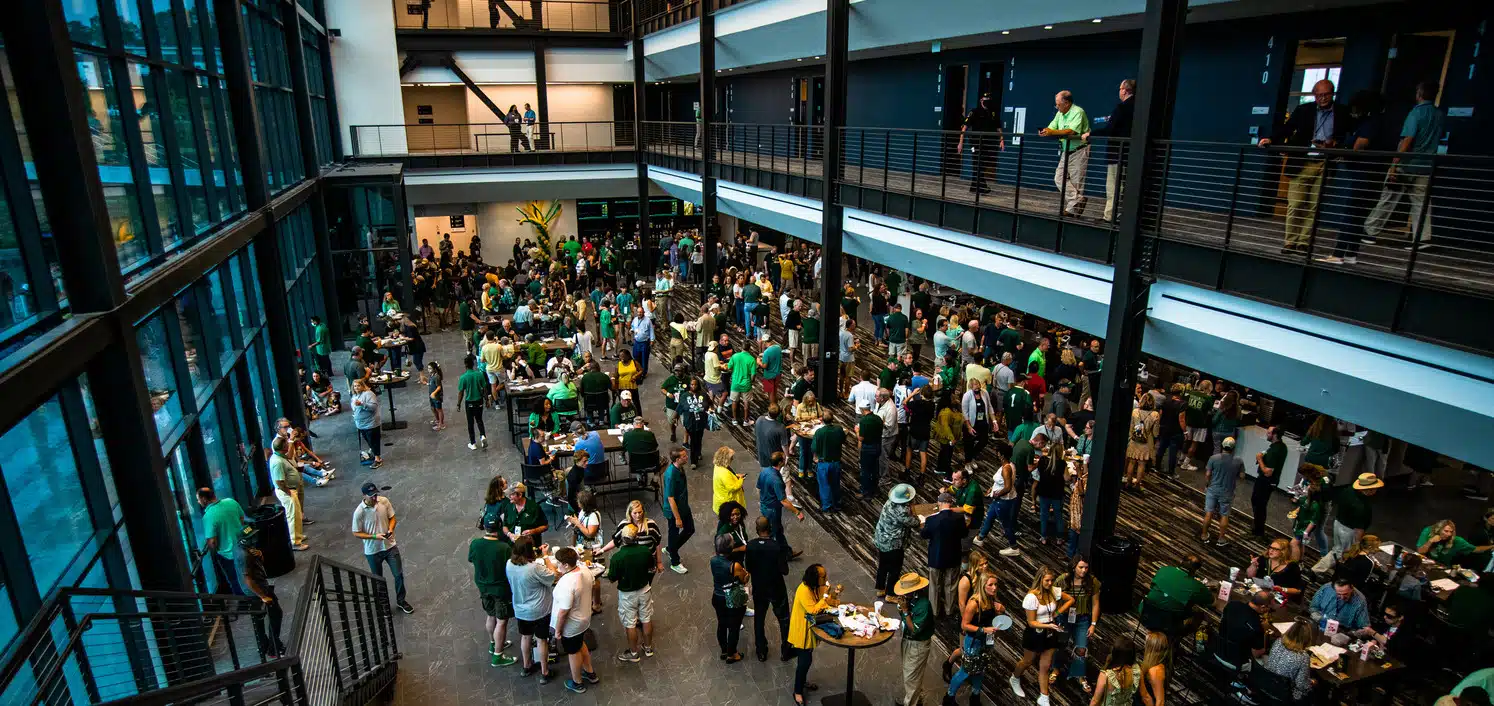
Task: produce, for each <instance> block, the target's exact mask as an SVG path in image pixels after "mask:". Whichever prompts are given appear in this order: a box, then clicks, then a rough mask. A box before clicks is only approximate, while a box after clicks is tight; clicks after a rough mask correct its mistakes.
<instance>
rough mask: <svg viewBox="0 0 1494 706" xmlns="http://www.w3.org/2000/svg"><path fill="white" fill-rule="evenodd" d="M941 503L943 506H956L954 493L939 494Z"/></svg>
mask: <svg viewBox="0 0 1494 706" xmlns="http://www.w3.org/2000/svg"><path fill="white" fill-rule="evenodd" d="M939 502H940V504H943V505H953V504H955V496H954V493H940V494H939Z"/></svg>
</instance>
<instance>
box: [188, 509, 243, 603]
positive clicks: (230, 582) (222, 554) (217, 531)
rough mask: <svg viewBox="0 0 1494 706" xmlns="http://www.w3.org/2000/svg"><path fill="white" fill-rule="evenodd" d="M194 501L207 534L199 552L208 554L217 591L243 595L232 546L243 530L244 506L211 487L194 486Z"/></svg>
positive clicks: (204, 531) (233, 546) (235, 545)
mask: <svg viewBox="0 0 1494 706" xmlns="http://www.w3.org/2000/svg"><path fill="white" fill-rule="evenodd" d="M197 504H198V505H201V506H202V529H203V534H205V535H207V538H206V539H205V540H203V543H202V552H203V553H204V554H206V555H208V556H209V557H212V560H213V573H214V575H216V576H217V578H218V592H219V593H225V592H226V593H231V594H233V595H235V596H242V595H244V589H243V588H242V587H241V586H239V579H238V576H239V571H238V568H237V567H235V566H234V550H235V549H236V548H237V547H238V546H239V536H240V535H242V534H243V533H244V508H243V507H242V506H240V505H239V503H238V501H237V500H234V499H233V498H219V497H218V494H217V493H215V492H214V491H213V489H212V488H198V489H197Z"/></svg>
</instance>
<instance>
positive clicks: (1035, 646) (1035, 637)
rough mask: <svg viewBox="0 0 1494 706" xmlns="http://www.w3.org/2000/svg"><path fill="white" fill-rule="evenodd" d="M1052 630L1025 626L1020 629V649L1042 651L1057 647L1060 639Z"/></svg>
mask: <svg viewBox="0 0 1494 706" xmlns="http://www.w3.org/2000/svg"><path fill="white" fill-rule="evenodd" d="M1059 634H1061V633H1057V632H1055V631H1053V630H1038V629H1036V628H1027V629H1025V630H1023V631H1022V649H1024V650H1031V651H1033V652H1044V651H1047V650H1051V649H1054V648H1056V647H1058V642H1059V640H1060V639H1062V638H1059V637H1058V635H1059Z"/></svg>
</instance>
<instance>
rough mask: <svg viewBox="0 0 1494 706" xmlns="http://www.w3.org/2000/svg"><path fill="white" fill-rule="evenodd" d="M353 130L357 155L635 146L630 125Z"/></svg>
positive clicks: (455, 125) (462, 125)
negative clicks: (526, 129) (527, 129)
mask: <svg viewBox="0 0 1494 706" xmlns="http://www.w3.org/2000/svg"><path fill="white" fill-rule="evenodd" d="M352 131H353V132H352V135H353V156H355V157H402V156H407V155H494V154H518V153H525V152H530V151H534V152H545V153H552V152H578V153H579V152H612V151H620V150H631V149H632V148H633V123H632V122H630V121H617V122H613V121H606V122H574V123H570V122H567V123H555V122H552V123H536V124H535V125H534V126H533V128H532V129H531V130H529V131H525V130H523V129H522V128H510V127H509V126H508V125H507V124H505V123H449V124H440V125H354V126H353V127H352Z"/></svg>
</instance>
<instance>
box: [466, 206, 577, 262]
mask: <svg viewBox="0 0 1494 706" xmlns="http://www.w3.org/2000/svg"><path fill="white" fill-rule="evenodd" d="M521 205H523V203H522V202H517V201H497V202H489V203H480V204H478V205H477V228H478V231H479V232H481V233H482V253H483V259H485V260H487V261H488V262H490V263H497V264H501V263H506V262H508V259H509V258H510V257H512V256H513V249H514V242H516V241H519V242H522V241H523V239H525V238H529V239H530V240H533V239H534V228H533V227H532V226H530V225H528V224H523V225H520V224H519V213H518V211H516V210H514V209H517V208H518V207H519V206H521ZM576 232H577V230H576V201H575V199H561V200H560V216H559V217H558V218H556V219H555V223H554V225H553V227H552V230H551V234H552V238H553V240H552V241H551V247H554V242H556V241H558V240H559V239H560V238H561V237H569V236H571V235H574V234H575V233H576Z"/></svg>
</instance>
